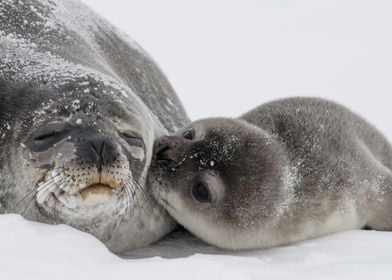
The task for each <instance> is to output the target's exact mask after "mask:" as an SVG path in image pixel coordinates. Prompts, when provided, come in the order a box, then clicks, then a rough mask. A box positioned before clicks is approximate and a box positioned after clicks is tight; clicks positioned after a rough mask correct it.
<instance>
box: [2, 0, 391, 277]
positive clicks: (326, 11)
mask: <svg viewBox="0 0 392 280" xmlns="http://www.w3.org/2000/svg"><path fill="white" fill-rule="evenodd" d="M84 2H85V3H87V4H89V5H90V6H92V7H93V8H94V9H95V10H97V11H98V12H99V13H100V14H102V15H103V16H105V17H106V18H107V19H109V20H110V21H111V22H113V23H114V24H115V25H117V26H118V27H120V28H121V29H123V30H124V31H126V32H127V33H128V34H130V35H131V36H132V37H133V38H134V39H136V40H137V41H138V42H139V43H140V44H141V45H142V46H143V47H144V48H145V49H146V50H147V51H148V52H149V53H150V54H151V55H152V56H153V57H154V58H155V59H156V60H157V62H158V63H159V64H160V66H161V68H163V70H164V71H165V73H166V74H167V75H168V77H169V79H170V80H171V82H172V84H173V86H174V87H175V88H176V90H177V92H178V94H179V96H180V98H181V99H182V100H183V102H184V105H185V107H186V109H187V111H188V112H189V115H190V116H191V118H192V119H196V118H200V117H207V116H219V115H222V116H237V115H239V114H241V113H244V112H245V111H247V110H249V109H251V108H253V107H254V106H256V105H257V104H261V103H263V102H265V101H268V100H272V99H275V98H279V97H284V96H292V95H311V96H321V97H326V98H330V99H333V100H336V101H339V102H341V103H343V104H345V105H347V106H348V107H350V108H352V109H353V110H354V111H356V112H358V113H360V114H362V115H363V116H364V117H366V118H367V119H368V120H370V121H371V122H372V123H373V124H375V125H376V126H377V127H379V128H380V129H381V130H382V131H383V132H384V133H385V134H386V135H387V136H388V138H389V139H392V122H391V121H390V119H391V116H392V110H391V109H390V107H391V104H392V102H391V101H392V52H391V50H392V17H391V15H392V2H391V1H390V0H372V1H368V0H366V1H365V0H329V1H314V0H301V1H300V0H297V1H295V0H264V1H260V0H214V1H211V0H194V1H181V0H165V1H161V0H155V1H153V0H138V1H136V0H127V1H124V0H111V1H107V0H84ZM123 257H124V258H120V257H118V256H115V255H113V254H111V253H110V252H108V251H107V249H106V248H105V247H104V245H102V244H101V243H100V242H99V241H97V240H96V239H95V238H94V237H92V236H90V235H87V234H85V233H82V232H78V231H76V230H74V229H72V228H70V227H67V226H49V225H43V224H38V223H33V222H28V221H25V220H23V219H22V218H21V217H19V216H16V215H1V216H0V279H7V280H8V279H18V280H20V279H40V280H45V279H48V280H49V279H50V280H52V279H67V280H70V279H83V280H87V279H94V280H95V279H116V280H119V279H154V280H156V279H159V280H161V279H171V280H173V279H221V278H222V279H227V280H229V279H236V280H240V279H290V280H291V279H345V280H347V279H356V280H358V279H369V278H370V279H392V233H390V232H375V231H351V232H343V233H338V234H335V235H331V236H327V237H323V238H319V239H315V240H309V241H306V242H302V243H299V244H294V245H291V246H286V247H281V248H274V249H270V250H263V251H251V252H235V253H234V252H226V251H219V250H217V249H214V248H212V247H210V246H208V245H205V244H203V243H201V242H199V241H197V240H196V239H194V238H192V237H190V236H185V235H183V234H179V233H177V234H174V235H172V236H170V237H168V238H166V239H165V240H163V241H161V242H159V243H158V244H155V245H152V246H149V247H146V248H139V249H137V250H134V251H132V252H129V253H128V254H126V256H123Z"/></svg>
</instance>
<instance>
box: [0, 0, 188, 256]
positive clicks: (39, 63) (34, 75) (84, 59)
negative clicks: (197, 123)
mask: <svg viewBox="0 0 392 280" xmlns="http://www.w3.org/2000/svg"><path fill="white" fill-rule="evenodd" d="M187 121H188V118H187V116H186V114H185V112H184V110H183V107H182V105H181V103H180V102H179V100H178V98H177V96H176V95H175V93H174V91H173V89H172V87H171V86H170V84H169V83H168V81H167V79H166V78H165V76H164V75H163V74H162V73H161V71H160V70H159V68H158V67H157V66H156V65H155V63H154V62H153V61H152V60H151V58H150V57H149V55H148V54H146V53H145V52H144V51H143V50H142V49H141V48H140V47H139V46H138V45H137V44H136V43H135V42H133V41H132V40H131V39H130V38H128V37H127V36H126V35H124V34H123V33H121V32H120V31H118V30H116V29H115V28H114V27H113V26H111V25H110V24H109V23H108V22H106V21H105V20H104V19H102V18H101V17H100V16H98V15H97V14H95V13H94V12H92V11H91V10H90V9H89V8H88V7H86V6H84V5H83V4H81V3H79V2H77V1H59V0H55V1H38V0H37V1H36V0H29V1H15V2H14V1H2V2H1V3H0V212H1V213H19V214H21V215H23V216H24V217H26V218H28V219H31V220H35V221H40V222H45V223H52V224H57V223H65V224H68V225H71V226H73V227H76V228H78V229H81V230H83V231H86V232H89V233H91V234H93V235H95V236H96V237H97V238H99V239H100V240H101V241H102V242H104V243H105V244H106V245H107V246H108V248H109V249H110V250H112V251H113V252H123V251H125V250H128V249H130V248H132V247H135V246H141V245H145V244H148V243H151V242H153V241H155V240H157V239H158V238H160V237H161V236H162V235H164V234H166V233H167V232H169V231H170V230H171V229H172V228H173V226H174V225H175V222H174V221H173V220H172V218H170V217H169V215H168V214H167V212H166V211H165V210H164V209H163V208H162V207H161V206H159V205H158V204H157V203H156V202H155V200H154V199H152V196H151V195H150V193H149V191H147V189H148V188H147V185H146V176H147V171H148V167H149V165H150V162H151V157H152V149H153V142H154V139H156V138H157V137H159V136H162V135H165V134H167V133H168V132H170V131H174V130H175V129H176V128H177V127H179V126H182V125H184V124H185V123H186V122H187Z"/></svg>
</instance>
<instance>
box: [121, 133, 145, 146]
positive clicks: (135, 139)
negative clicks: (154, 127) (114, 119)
mask: <svg viewBox="0 0 392 280" xmlns="http://www.w3.org/2000/svg"><path fill="white" fill-rule="evenodd" d="M122 136H123V138H124V139H125V141H127V143H128V144H129V145H131V146H136V147H143V140H142V138H141V137H140V136H139V135H137V134H136V133H135V132H133V131H131V130H127V131H124V132H123V133H122Z"/></svg>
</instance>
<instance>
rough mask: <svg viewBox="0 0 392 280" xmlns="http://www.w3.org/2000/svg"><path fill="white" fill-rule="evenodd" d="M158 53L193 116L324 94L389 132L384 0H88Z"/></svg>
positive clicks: (389, 38)
mask: <svg viewBox="0 0 392 280" xmlns="http://www.w3.org/2000/svg"><path fill="white" fill-rule="evenodd" d="M84 2H85V3H87V4H88V5H89V6H91V7H92V8H93V9H95V10H96V11H97V12H98V13H100V14H101V15H103V16H104V17H106V18H107V19H108V20H109V21H110V22H112V23H113V24H114V25H116V26H117V27H119V28H120V29H122V30H123V31H125V32H126V33H128V34H129V35H130V36H131V37H133V38H134V39H135V40H136V41H137V42H139V43H140V44H141V46H142V47H143V48H144V49H145V50H147V51H148V52H149V53H150V55H151V56H152V57H153V58H155V60H156V62H157V63H158V64H159V65H160V67H161V68H162V69H163V71H164V72H165V74H166V75H167V76H168V78H169V79H170V81H171V83H172V85H173V86H174V88H175V89H176V91H177V93H178V95H179V97H180V99H181V100H182V102H183V104H184V106H185V108H186V110H187V111H188V113H189V116H190V117H191V119H192V120H195V119H198V118H203V117H210V116H230V117H237V116H239V115H241V114H243V113H245V112H247V111H248V110H250V109H252V108H254V107H255V106H257V105H260V104H262V103H263V102H267V101H270V100H273V99H276V98H281V97H288V96H299V95H301V96H320V97H324V98H328V99H332V100H334V101H337V102H340V103H342V104H344V105H346V106H348V107H349V108H351V109H353V110H354V111H355V112H358V113H360V114H361V115H363V116H364V117H365V118H366V119H368V120H369V121H370V122H371V123H373V124H374V125H376V126H377V127H378V128H379V129H380V130H381V131H383V132H384V133H385V134H386V135H387V136H388V137H389V139H392V123H391V122H390V120H391V119H392V109H391V106H392V1H390V0H384V1H383V0H367V1H363V0H328V1H321V0H305V1H295V0H292V1H290V0H264V1H261V0H197V1H184V0H165V1H160V0H138V1H135V0H127V1H124V0H110V1H108V0H84Z"/></svg>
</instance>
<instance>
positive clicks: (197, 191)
mask: <svg viewBox="0 0 392 280" xmlns="http://www.w3.org/2000/svg"><path fill="white" fill-rule="evenodd" d="M192 195H193V197H194V198H195V199H196V200H197V201H199V202H211V194H210V190H209V188H208V184H207V183H206V182H204V181H200V182H197V183H196V184H194V185H193V188H192Z"/></svg>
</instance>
